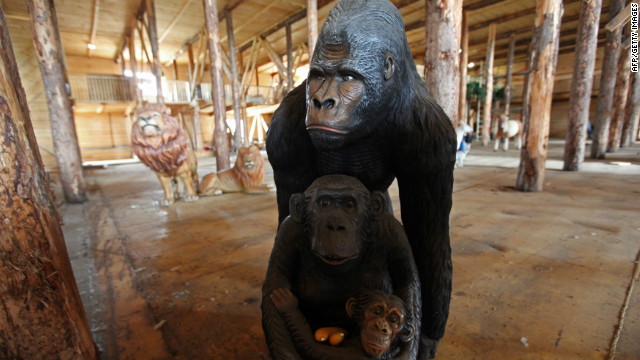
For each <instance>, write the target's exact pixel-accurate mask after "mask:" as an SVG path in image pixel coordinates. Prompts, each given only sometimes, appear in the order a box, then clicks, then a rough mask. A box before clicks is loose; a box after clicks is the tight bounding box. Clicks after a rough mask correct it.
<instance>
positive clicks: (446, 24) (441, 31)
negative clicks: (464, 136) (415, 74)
mask: <svg viewBox="0 0 640 360" xmlns="http://www.w3.org/2000/svg"><path fill="white" fill-rule="evenodd" d="M425 11H426V22H425V30H426V52H425V56H424V79H425V85H426V86H427V90H429V93H430V94H431V96H433V98H434V99H435V100H436V102H437V103H438V104H440V106H441V107H442V109H443V110H444V112H445V114H447V115H448V116H449V119H451V122H452V123H453V126H454V127H456V126H457V123H458V103H459V100H460V52H459V49H460V32H461V23H462V0H452V1H447V2H443V1H440V0H426V5H425Z"/></svg>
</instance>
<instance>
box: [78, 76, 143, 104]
mask: <svg viewBox="0 0 640 360" xmlns="http://www.w3.org/2000/svg"><path fill="white" fill-rule="evenodd" d="M69 85H70V86H71V97H72V98H73V99H74V100H75V101H76V102H80V103H94V102H97V103H113V102H128V101H133V100H134V98H133V96H132V94H131V78H128V77H124V76H117V75H70V76H69Z"/></svg>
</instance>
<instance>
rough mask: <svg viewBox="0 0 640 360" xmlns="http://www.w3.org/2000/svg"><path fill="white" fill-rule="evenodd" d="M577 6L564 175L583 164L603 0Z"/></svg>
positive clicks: (585, 2)
mask: <svg viewBox="0 0 640 360" xmlns="http://www.w3.org/2000/svg"><path fill="white" fill-rule="evenodd" d="M580 6H581V7H580V20H579V23H578V38H577V40H576V51H575V60H574V65H573V80H572V82H571V96H570V98H569V117H568V123H569V124H568V126H567V135H566V137H565V144H564V165H563V170H565V171H577V170H580V166H581V165H582V161H583V160H584V150H585V143H586V139H587V123H588V122H589V107H590V106H589V105H590V103H591V90H592V88H593V68H594V65H595V62H596V50H597V49H598V27H599V24H600V8H601V7H602V0H593V1H582V2H581V5H580Z"/></svg>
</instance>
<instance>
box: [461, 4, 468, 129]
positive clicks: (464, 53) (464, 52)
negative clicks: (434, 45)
mask: <svg viewBox="0 0 640 360" xmlns="http://www.w3.org/2000/svg"><path fill="white" fill-rule="evenodd" d="M460 42H461V46H462V53H460V98H459V100H458V123H461V122H464V123H466V122H467V66H468V65H469V24H468V23H467V12H466V11H464V12H463V13H462V39H461V40H460Z"/></svg>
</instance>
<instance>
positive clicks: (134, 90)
mask: <svg viewBox="0 0 640 360" xmlns="http://www.w3.org/2000/svg"><path fill="white" fill-rule="evenodd" d="M134 38H135V36H134V34H133V32H132V33H131V34H130V35H129V36H127V38H126V39H127V46H128V47H129V64H130V65H129V68H130V69H131V94H132V95H133V99H134V100H135V101H136V104H138V103H140V100H141V98H142V96H141V95H140V91H139V89H138V65H137V60H136V47H135V43H134Z"/></svg>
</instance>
